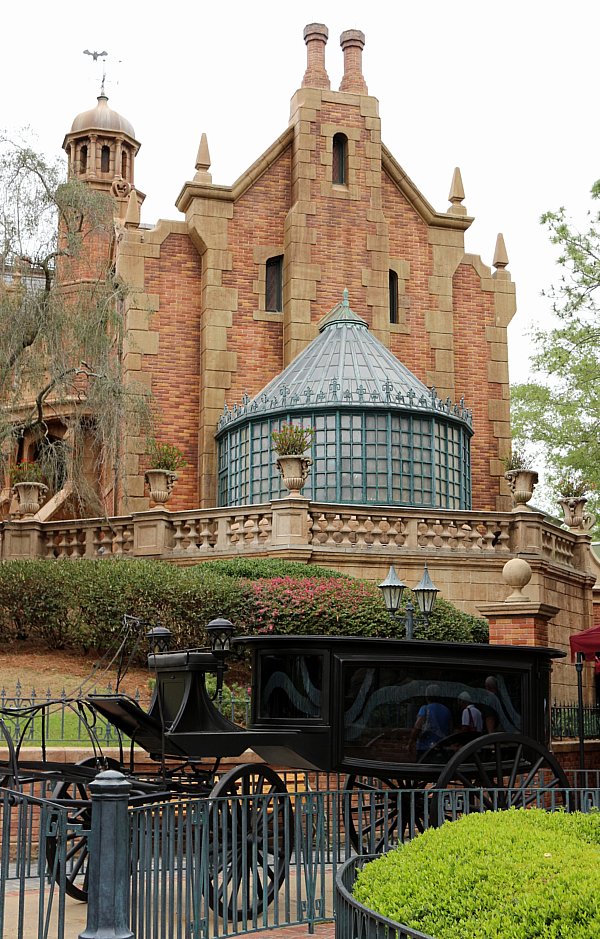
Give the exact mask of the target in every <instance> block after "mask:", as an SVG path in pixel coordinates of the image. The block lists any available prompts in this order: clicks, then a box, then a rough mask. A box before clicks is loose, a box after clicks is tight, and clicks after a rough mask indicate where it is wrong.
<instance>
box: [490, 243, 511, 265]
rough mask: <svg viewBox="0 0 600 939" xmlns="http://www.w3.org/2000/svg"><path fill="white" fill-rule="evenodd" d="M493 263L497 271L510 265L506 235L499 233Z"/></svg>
mask: <svg viewBox="0 0 600 939" xmlns="http://www.w3.org/2000/svg"><path fill="white" fill-rule="evenodd" d="M492 263H493V265H494V267H495V268H496V270H497V271H503V270H504V268H505V267H507V266H508V254H507V253H506V245H505V244H504V235H502V234H499V235H498V237H497V238H496V250H495V251H494V260H493V262H492Z"/></svg>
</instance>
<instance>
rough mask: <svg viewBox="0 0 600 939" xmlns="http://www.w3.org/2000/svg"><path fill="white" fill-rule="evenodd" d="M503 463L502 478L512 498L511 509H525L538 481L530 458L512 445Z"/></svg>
mask: <svg viewBox="0 0 600 939" xmlns="http://www.w3.org/2000/svg"><path fill="white" fill-rule="evenodd" d="M502 462H503V463H504V470H505V473H504V478H505V479H506V480H507V481H508V485H509V486H510V491H511V493H512V498H513V503H514V504H513V510H514V511H517V510H519V509H527V510H528V511H530V509H529V506H528V505H527V503H528V502H529V500H530V499H531V497H532V495H533V490H534V488H535V485H536V483H537V481H538V478H539V477H538V474H537V471H536V470H534V469H532V468H531V459H530V458H529V456H527V454H526V453H524V452H523V450H521V449H520V448H519V447H513V448H512V451H511V454H510V456H508V457H506V458H505V459H504V460H503V461H502Z"/></svg>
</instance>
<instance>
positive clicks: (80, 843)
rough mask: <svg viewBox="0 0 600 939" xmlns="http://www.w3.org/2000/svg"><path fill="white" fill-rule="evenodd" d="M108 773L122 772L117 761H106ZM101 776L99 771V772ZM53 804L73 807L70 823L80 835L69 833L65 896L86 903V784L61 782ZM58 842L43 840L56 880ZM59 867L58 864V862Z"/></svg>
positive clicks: (92, 763) (89, 812) (53, 838)
mask: <svg viewBox="0 0 600 939" xmlns="http://www.w3.org/2000/svg"><path fill="white" fill-rule="evenodd" d="M95 765H96V760H95V759H94V758H93V757H90V758H88V759H86V760H81V761H80V762H79V763H76V766H95ZM107 768H108V769H121V766H120V764H119V763H117V761H116V760H110V759H109V760H108V761H107ZM98 772H101V770H98ZM50 798H51V800H52V801H53V802H68V803H72V804H70V805H69V807H68V811H69V822H70V823H71V824H72V825H77V826H80V827H81V829H82V831H73V830H69V831H68V833H67V839H66V840H67V844H66V865H67V866H66V879H65V893H66V894H67V895H68V896H69V897H72V898H73V899H74V900H81V902H82V903H87V899H88V861H89V849H88V832H89V830H90V825H91V822H92V799H91V795H90V791H89V788H88V783H87V782H86V781H85V780H78V781H77V782H71V781H69V780H64V781H63V782H59V783H57V784H56V786H55V787H54V789H53V790H52V795H51V796H50ZM57 852H58V841H57V837H56V836H48V837H47V838H46V860H47V862H48V870H49V873H50V875H53V874H55V876H56V878H57V880H58V878H59V877H60V871H59V870H58V869H57V870H56V872H55V868H54V864H55V860H56V858H57ZM57 863H58V862H57Z"/></svg>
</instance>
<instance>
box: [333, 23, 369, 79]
mask: <svg viewBox="0 0 600 939" xmlns="http://www.w3.org/2000/svg"><path fill="white" fill-rule="evenodd" d="M340 45H341V47H342V49H343V51H344V77H343V78H342V84H341V85H340V91H350V92H352V93H353V94H357V95H368V94H369V89H368V88H367V84H366V82H365V80H364V78H363V73H362V51H363V49H364V47H365V34H364V33H362V32H361V31H360V29H347V30H345V32H343V33H342V35H341V36H340Z"/></svg>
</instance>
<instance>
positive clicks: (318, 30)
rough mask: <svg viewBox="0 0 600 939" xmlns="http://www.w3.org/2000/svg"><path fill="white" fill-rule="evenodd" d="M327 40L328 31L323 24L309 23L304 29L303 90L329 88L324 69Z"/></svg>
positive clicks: (327, 77)
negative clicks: (304, 64)
mask: <svg viewBox="0 0 600 939" xmlns="http://www.w3.org/2000/svg"><path fill="white" fill-rule="evenodd" d="M328 38H329V30H328V29H327V27H326V26H324V25H323V23H309V24H308V26H305V27H304V42H305V43H306V71H305V73H304V78H303V79H302V87H303V88H330V87H331V86H330V83H329V75H328V74H327V71H326V69H325V44H326V42H327V40H328Z"/></svg>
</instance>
